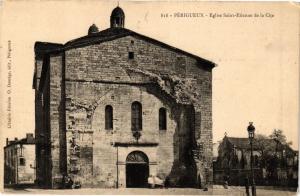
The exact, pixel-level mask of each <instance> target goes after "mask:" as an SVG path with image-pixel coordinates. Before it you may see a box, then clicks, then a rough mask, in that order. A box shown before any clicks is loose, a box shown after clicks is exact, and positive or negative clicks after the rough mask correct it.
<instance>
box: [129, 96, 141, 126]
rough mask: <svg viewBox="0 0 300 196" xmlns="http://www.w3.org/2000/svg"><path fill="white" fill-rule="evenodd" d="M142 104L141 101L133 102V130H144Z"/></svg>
mask: <svg viewBox="0 0 300 196" xmlns="http://www.w3.org/2000/svg"><path fill="white" fill-rule="evenodd" d="M142 122H143V119H142V104H141V103H140V102H137V101H135V102H133V103H132V105H131V129H132V131H141V130H142V126H143V125H142Z"/></svg>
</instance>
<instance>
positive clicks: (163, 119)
mask: <svg viewBox="0 0 300 196" xmlns="http://www.w3.org/2000/svg"><path fill="white" fill-rule="evenodd" d="M166 129H167V110H166V108H160V109H159V130H166Z"/></svg>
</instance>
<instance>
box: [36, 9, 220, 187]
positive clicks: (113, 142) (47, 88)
mask: <svg viewBox="0 0 300 196" xmlns="http://www.w3.org/2000/svg"><path fill="white" fill-rule="evenodd" d="M110 22H111V27H110V28H108V29H105V30H103V31H98V28H97V27H96V26H95V25H92V26H91V27H90V28H89V30H88V35H86V36H84V37H81V38H78V39H74V40H71V41H69V42H67V43H66V44H55V43H47V42H36V43H35V72H34V78H33V88H34V89H35V119H36V122H35V123H36V129H35V135H36V145H37V146H36V149H37V151H36V160H37V166H36V167H37V181H38V183H39V185H40V186H43V187H48V188H59V187H62V186H63V185H62V184H63V183H62V182H63V178H64V176H69V177H70V178H71V179H72V180H73V182H75V183H79V184H81V186H82V187H107V188H111V187H115V188H118V187H143V186H146V185H147V178H148V176H149V175H154V176H158V177H159V178H161V179H163V180H164V181H167V183H168V185H169V186H176V187H197V186H206V185H208V184H210V183H212V177H213V175H212V157H213V156H212V69H213V67H214V66H215V65H214V63H212V62H210V61H208V60H205V59H203V58H201V57H198V56H195V55H193V54H190V53H188V52H185V51H183V50H180V49H178V48H175V47H172V46H169V45H167V44H165V43H162V42H160V41H157V40H155V39H152V38H149V37H147V36H144V35H141V34H139V33H136V32H134V31H131V30H129V29H126V28H124V23H125V14H124V12H123V10H122V9H121V8H120V7H117V8H115V9H114V10H113V11H112V14H111V20H110Z"/></svg>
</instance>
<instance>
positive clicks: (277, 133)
mask: <svg viewBox="0 0 300 196" xmlns="http://www.w3.org/2000/svg"><path fill="white" fill-rule="evenodd" d="M269 137H270V138H271V139H274V140H275V141H277V142H280V143H281V144H287V141H286V136H285V135H284V134H283V131H282V130H280V129H277V130H276V129H274V131H273V133H272V134H271V135H270V136H269Z"/></svg>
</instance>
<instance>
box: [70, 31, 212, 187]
mask: <svg viewBox="0 0 300 196" xmlns="http://www.w3.org/2000/svg"><path fill="white" fill-rule="evenodd" d="M129 52H134V59H129V58H128V55H129V54H128V53H129ZM65 54H66V61H65V63H66V64H65V69H66V77H65V79H66V91H67V92H66V104H67V105H66V109H67V113H66V124H67V131H74V130H73V129H74V128H75V129H77V130H83V131H87V130H92V129H93V123H97V122H96V121H93V120H94V119H93V115H94V111H95V110H96V108H97V104H99V103H97V101H98V100H101V96H109V97H110V99H112V96H114V97H115V99H117V100H118V99H120V97H122V96H123V97H127V96H128V97H130V96H132V95H134V96H137V97H140V98H141V96H142V95H141V94H139V93H138V92H139V91H138V92H136V93H133V94H131V93H132V92H130V93H128V89H127V90H126V88H119V86H120V85H118V84H126V85H129V86H133V85H145V84H147V83H149V82H150V83H151V82H152V83H153V82H156V83H158V84H159V85H158V88H161V89H160V90H163V91H164V92H165V93H166V94H169V95H171V99H172V100H169V101H170V102H174V103H175V104H174V105H173V106H172V107H173V108H174V106H178V105H182V104H183V105H193V107H194V110H195V111H194V114H195V124H194V132H195V144H193V148H194V149H195V151H194V152H195V153H194V158H195V164H196V165H197V171H198V174H199V175H198V176H199V177H200V178H201V183H202V184H203V183H208V182H211V181H212V114H211V109H212V105H211V96H212V92H211V90H212V88H211V79H212V78H211V70H208V69H206V68H205V66H204V65H203V64H201V63H200V62H198V61H197V60H195V59H194V58H191V57H188V56H186V55H183V54H181V53H178V52H175V51H172V50H169V49H166V48H164V47H161V46H160V45H155V44H152V43H149V42H146V41H144V40H142V39H139V38H136V37H132V36H127V37H123V38H119V39H116V40H112V41H107V42H104V43H100V44H95V45H90V46H85V47H81V48H74V49H69V50H67V51H66V52H65ZM149 78H150V79H149ZM112 83H113V84H115V85H112ZM103 84H107V85H103ZM164 87H168V88H164ZM111 88H112V89H111ZM114 88H115V89H118V90H117V91H115V92H116V94H112V93H111V92H112V91H114ZM140 92H143V91H140ZM154 94H155V93H154ZM159 94H163V93H160V91H159V90H158V91H157V95H159ZM126 101H128V100H123V101H120V103H119V104H123V105H127V106H130V102H126ZM143 104H144V103H143ZM148 104H149V106H150V108H151V107H152V106H151V105H150V103H148ZM72 107H76V108H77V109H76V110H77V112H74V113H77V114H76V115H75V114H72V112H71V111H72V110H73V109H72ZM145 108H148V107H145ZM127 109H128V108H127ZM68 110H69V111H68ZM129 111H130V110H127V112H128V113H129ZM153 111H154V110H153ZM153 111H151V110H149V112H150V113H152V112H153ZM146 114H147V112H146ZM154 120H155V118H154ZM114 122H115V123H116V124H117V123H118V122H117V121H114ZM98 123H99V122H98ZM129 124H130V123H129ZM122 126H123V125H122ZM152 127H153V126H152ZM182 127H183V126H182ZM120 132H122V130H120ZM99 133H101V134H102V133H103V132H101V131H100V132H99ZM93 134H95V132H94V133H93ZM112 135H113V136H114V135H115V134H111V136H108V135H106V136H107V138H106V139H105V142H107V141H110V139H109V138H110V137H112ZM106 136H97V135H94V136H93V138H94V139H95V138H99V137H104V138H105V137H106ZM114 137H115V136H114ZM142 138H143V136H142ZM145 138H146V137H145ZM93 143H94V144H95V140H94V141H93ZM182 143H184V142H183V141H182ZM106 145H107V146H109V145H110V144H108V143H107V144H106ZM104 146H105V144H104ZM107 148H109V147H107ZM94 150H95V152H94V153H93V154H97V148H94ZM103 150H105V149H103ZM101 151H102V150H101ZM107 152H109V151H107ZM160 152H161V153H162V152H163V151H160ZM109 154H110V153H109ZM111 154H114V153H113V152H111ZM108 159H111V160H113V161H114V159H113V157H110V158H107V162H108V163H107V164H108V165H109V164H111V163H109V161H108ZM95 160H97V159H96V158H95V157H93V161H95ZM99 167H101V166H99ZM161 167H163V166H161ZM109 173H110V172H109V171H108V174H109ZM110 175H111V176H112V177H111V178H112V179H113V178H114V177H113V175H114V174H110ZM99 180H100V181H101V180H102V179H99Z"/></svg>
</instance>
